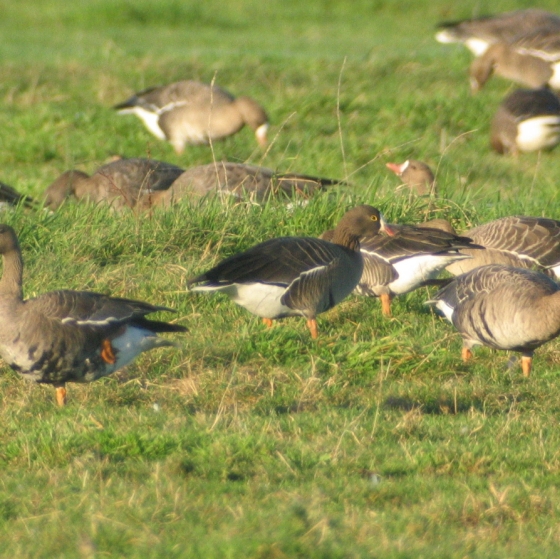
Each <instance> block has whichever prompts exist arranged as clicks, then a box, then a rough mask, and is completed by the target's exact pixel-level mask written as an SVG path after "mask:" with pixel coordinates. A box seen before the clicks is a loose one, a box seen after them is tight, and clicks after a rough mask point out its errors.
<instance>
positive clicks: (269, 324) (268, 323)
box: [263, 318, 274, 328]
mask: <svg viewBox="0 0 560 559" xmlns="http://www.w3.org/2000/svg"><path fill="white" fill-rule="evenodd" d="M263 323H264V325H265V326H266V327H267V328H272V325H273V324H274V323H273V322H272V318H263Z"/></svg>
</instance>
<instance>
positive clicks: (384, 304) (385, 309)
mask: <svg viewBox="0 0 560 559" xmlns="http://www.w3.org/2000/svg"><path fill="white" fill-rule="evenodd" d="M380 299H381V312H382V313H383V316H391V295H389V293H382V294H381V297H380Z"/></svg>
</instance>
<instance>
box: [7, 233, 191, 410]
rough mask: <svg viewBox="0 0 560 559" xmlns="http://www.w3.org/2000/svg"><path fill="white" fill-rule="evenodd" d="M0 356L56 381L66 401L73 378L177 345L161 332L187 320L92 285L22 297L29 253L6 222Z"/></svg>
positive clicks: (97, 374) (28, 374) (88, 377)
mask: <svg viewBox="0 0 560 559" xmlns="http://www.w3.org/2000/svg"><path fill="white" fill-rule="evenodd" d="M0 254H2V257H3V261H4V271H3V274H2V279H1V280H0V324H1V326H2V327H1V328H0V356H1V357H2V359H4V361H6V363H7V364H8V365H9V366H10V367H11V368H12V369H13V370H14V371H17V372H18V373H20V374H21V375H22V376H23V377H24V378H26V379H28V380H31V381H34V382H37V383H46V384H52V385H53V386H55V387H56V398H57V402H58V404H59V405H64V404H65V402H66V388H65V383H67V382H91V381H94V380H97V379H99V378H101V377H104V376H107V375H110V374H111V373H114V372H115V371H117V370H118V369H120V368H121V367H124V366H125V365H127V364H128V363H130V362H131V361H132V360H133V359H134V358H135V357H136V356H137V355H138V354H140V353H142V352H144V351H149V350H150V349H153V348H156V347H163V346H169V345H174V344H173V343H172V342H170V341H169V340H166V339H164V338H160V337H158V336H157V333H159V332H184V331H186V328H185V327H183V326H179V325H178V324H169V323H167V322H160V321H155V320H149V319H147V318H146V315H147V314H150V313H153V312H158V311H172V309H168V308H166V307H159V306H155V305H151V304H149V303H144V302H142V301H133V300H130V299H120V298H116V297H108V296H106V295H102V294H100V293H90V292H87V291H67V290H64V291H51V292H50V293H45V294H43V295H39V296H38V297H35V298H33V299H27V300H24V299H23V290H22V277H23V261H22V257H21V251H20V248H19V244H18V240H17V237H16V234H15V232H14V230H13V229H12V228H11V227H10V226H8V225H0Z"/></svg>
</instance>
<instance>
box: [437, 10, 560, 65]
mask: <svg viewBox="0 0 560 559" xmlns="http://www.w3.org/2000/svg"><path fill="white" fill-rule="evenodd" d="M438 27H439V28H440V29H441V30H440V31H438V32H437V33H436V40H437V41H439V42H440V43H463V44H464V45H465V46H466V47H467V48H468V49H469V50H470V51H471V52H472V53H473V54H474V55H475V56H481V55H483V54H484V53H485V52H486V51H487V50H488V47H489V46H490V45H492V44H494V43H499V42H502V43H509V42H511V41H513V40H514V39H516V38H518V37H519V36H523V35H526V34H532V33H534V32H536V31H537V30H540V29H557V30H560V17H559V16H557V15H555V14H552V13H550V12H547V11H545V10H539V9H534V8H531V9H528V10H517V11H513V12H505V13H502V14H496V15H494V16H485V17H479V18H473V19H465V20H462V21H453V22H442V23H440V24H438Z"/></svg>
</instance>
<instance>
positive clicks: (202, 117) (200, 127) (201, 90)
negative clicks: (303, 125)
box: [114, 80, 269, 153]
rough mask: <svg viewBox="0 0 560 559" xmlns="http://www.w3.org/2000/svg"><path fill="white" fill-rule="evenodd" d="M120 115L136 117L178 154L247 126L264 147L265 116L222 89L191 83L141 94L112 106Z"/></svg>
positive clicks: (252, 103) (257, 107) (247, 101)
mask: <svg viewBox="0 0 560 559" xmlns="http://www.w3.org/2000/svg"><path fill="white" fill-rule="evenodd" d="M114 108H115V109H117V110H118V112H119V114H135V115H136V116H138V117H139V118H140V119H141V120H142V121H143V122H144V124H145V125H146V128H147V129H148V130H149V131H150V132H151V133H152V134H153V135H154V136H156V137H157V138H159V139H160V140H167V141H168V142H169V143H171V145H172V146H173V147H174V148H175V151H176V152H177V153H182V152H183V150H184V148H185V145H186V144H208V143H210V142H211V141H215V140H221V139H222V138H226V137H227V136H231V135H232V134H235V133H236V132H238V131H239V130H241V128H243V126H245V125H247V126H249V127H250V128H251V129H252V130H253V131H254V132H255V136H256V138H257V141H258V143H259V144H260V145H261V146H265V145H266V143H267V139H266V133H267V130H268V126H269V125H268V117H267V115H266V112H265V111H264V109H263V108H262V107H261V106H260V105H259V104H258V103H257V102H256V101H255V100H254V99H251V98H250V97H237V98H235V97H234V96H233V95H231V94H230V93H228V92H227V91H225V90H224V89H221V88H220V87H218V86H217V85H210V84H205V83H200V82H196V81H191V80H185V81H180V82H175V83H172V84H169V85H166V86H163V87H153V88H150V89H146V90H144V91H140V92H139V93H136V95H133V96H132V97H131V98H130V99H127V100H126V101H124V102H123V103H120V104H118V105H116V106H115V107H114Z"/></svg>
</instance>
